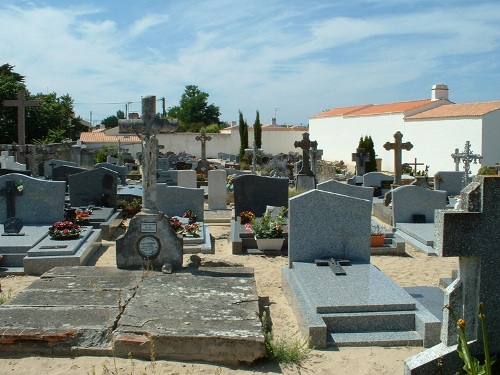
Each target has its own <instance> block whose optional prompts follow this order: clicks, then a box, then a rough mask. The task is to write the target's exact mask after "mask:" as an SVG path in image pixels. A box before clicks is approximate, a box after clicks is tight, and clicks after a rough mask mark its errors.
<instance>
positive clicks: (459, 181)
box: [434, 171, 464, 196]
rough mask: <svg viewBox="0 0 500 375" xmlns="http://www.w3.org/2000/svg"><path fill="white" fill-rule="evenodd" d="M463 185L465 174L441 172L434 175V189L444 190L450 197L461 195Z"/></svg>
mask: <svg viewBox="0 0 500 375" xmlns="http://www.w3.org/2000/svg"><path fill="white" fill-rule="evenodd" d="M463 183H464V172H456V171H455V172H454V171H439V172H437V173H436V174H435V175H434V189H436V190H444V191H446V193H447V194H448V195H449V196H456V195H459V194H460V192H461V191H462V189H463Z"/></svg>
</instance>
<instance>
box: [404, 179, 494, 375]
mask: <svg viewBox="0 0 500 375" xmlns="http://www.w3.org/2000/svg"><path fill="white" fill-rule="evenodd" d="M499 222H500V178H496V177H488V176H475V177H474V178H473V182H472V183H470V184H469V185H468V186H467V187H466V188H465V189H464V190H463V191H462V192H461V202H460V207H459V209H458V210H438V211H437V212H436V224H435V226H436V232H435V235H436V246H435V248H436V251H437V253H438V255H439V256H442V257H459V258H458V259H459V272H458V277H457V279H455V281H454V282H453V283H452V284H451V285H450V286H448V288H446V290H445V299H444V301H443V306H444V305H450V306H451V307H452V308H453V310H454V311H455V315H457V319H458V318H463V319H465V321H466V323H467V324H466V327H465V330H466V335H467V340H468V341H469V347H470V350H471V352H472V353H473V354H474V355H475V356H477V357H480V356H481V355H484V349H483V340H482V330H481V324H480V322H479V319H478V311H479V302H483V303H484V314H485V317H486V327H487V328H486V329H487V333H488V338H489V350H490V352H491V353H492V354H493V353H499V352H500V340H498V339H497V338H498V337H500V322H499V320H498V317H497V316H498V309H499V308H500V290H499V283H498V269H499V267H500V252H499V251H498V244H497V243H498V223H499ZM441 340H442V343H441V344H439V345H436V346H434V347H433V348H431V349H429V350H426V351H424V352H422V353H419V354H417V355H415V356H414V357H411V358H409V359H407V360H405V374H436V373H439V372H438V371H441V369H446V371H447V373H450V374H454V373H459V372H461V370H462V367H463V365H464V363H463V361H462V360H461V359H460V358H459V356H458V353H457V351H456V343H457V329H456V321H455V320H454V319H453V317H452V316H451V315H450V313H449V311H448V309H444V314H443V324H442V328H441ZM441 366H442V367H441Z"/></svg>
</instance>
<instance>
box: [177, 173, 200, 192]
mask: <svg viewBox="0 0 500 375" xmlns="http://www.w3.org/2000/svg"><path fill="white" fill-rule="evenodd" d="M177 186H180V187H185V188H191V189H195V188H196V187H197V186H196V172H195V171H177Z"/></svg>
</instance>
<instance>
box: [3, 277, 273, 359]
mask: <svg viewBox="0 0 500 375" xmlns="http://www.w3.org/2000/svg"><path fill="white" fill-rule="evenodd" d="M109 330H111V331H112V335H109V334H108V333H109ZM0 332H1V334H0V343H1V344H0V345H1V347H2V350H3V351H5V352H17V353H29V354H33V353H44V354H50V355H70V356H74V355H97V356H102V355H108V356H112V355H116V356H118V357H123V358H127V357H128V355H129V353H130V352H132V353H133V355H134V357H138V358H147V359H149V358H150V355H151V348H150V344H151V341H152V340H154V352H155V357H156V358H157V359H174V360H191V361H207V362H214V363H221V364H227V365H235V366H236V365H238V364H242V363H245V364H249V363H252V362H253V361H255V360H257V359H259V358H262V357H263V356H264V354H265V345H264V337H263V335H262V332H261V323H260V320H259V318H258V296H257V293H256V290H255V281H254V276H253V270H252V269H248V268H241V267H235V268H233V267H231V268H204V269H200V270H194V271H188V270H187V269H186V270H183V271H182V272H180V273H174V274H169V275H165V274H163V273H159V272H150V273H144V272H143V271H124V270H119V269H116V268H95V267H57V268H54V269H52V270H51V271H49V272H47V273H45V274H44V275H42V277H41V278H40V279H39V280H36V281H35V282H34V283H32V284H31V285H30V286H29V287H28V288H27V289H25V290H24V291H23V292H21V293H20V294H18V295H17V296H15V297H13V298H12V299H11V300H9V301H8V302H7V303H5V304H4V305H2V306H1V307H0ZM111 338H114V343H112V342H111Z"/></svg>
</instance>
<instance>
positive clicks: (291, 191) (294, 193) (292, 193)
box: [288, 189, 307, 199]
mask: <svg viewBox="0 0 500 375" xmlns="http://www.w3.org/2000/svg"><path fill="white" fill-rule="evenodd" d="M306 191H307V190H295V189H288V198H289V199H290V198H293V197H296V196H297V195H300V194H302V193H305V192H306Z"/></svg>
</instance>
